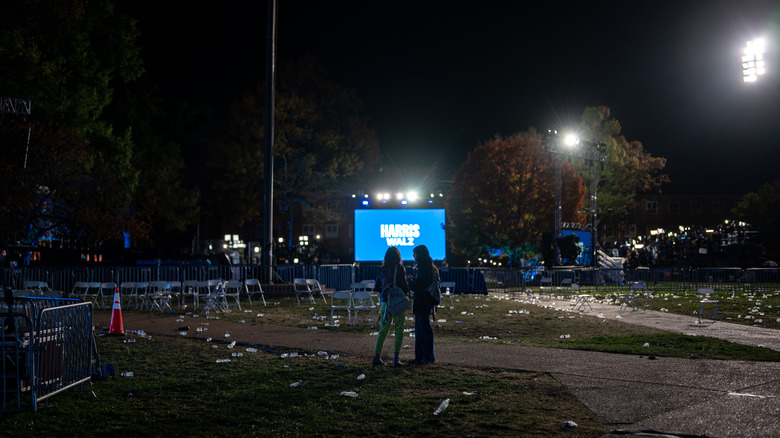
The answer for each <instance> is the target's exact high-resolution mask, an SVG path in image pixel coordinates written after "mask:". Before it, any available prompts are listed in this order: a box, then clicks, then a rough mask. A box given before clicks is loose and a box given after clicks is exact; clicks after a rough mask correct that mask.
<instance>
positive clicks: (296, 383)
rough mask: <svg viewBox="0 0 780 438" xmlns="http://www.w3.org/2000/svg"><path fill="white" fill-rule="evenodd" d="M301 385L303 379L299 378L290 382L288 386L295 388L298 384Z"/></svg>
mask: <svg viewBox="0 0 780 438" xmlns="http://www.w3.org/2000/svg"><path fill="white" fill-rule="evenodd" d="M301 385H303V381H302V380H299V381H297V382H293V383H290V388H297V387H299V386H301Z"/></svg>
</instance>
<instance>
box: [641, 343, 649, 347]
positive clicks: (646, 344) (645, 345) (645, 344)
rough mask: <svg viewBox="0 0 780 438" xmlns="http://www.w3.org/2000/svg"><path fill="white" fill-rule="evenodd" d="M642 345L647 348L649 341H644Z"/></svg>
mask: <svg viewBox="0 0 780 438" xmlns="http://www.w3.org/2000/svg"><path fill="white" fill-rule="evenodd" d="M642 346H643V347H645V348H647V347H649V346H650V343H649V342H645V343H644V345H642Z"/></svg>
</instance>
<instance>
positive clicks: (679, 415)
mask: <svg viewBox="0 0 780 438" xmlns="http://www.w3.org/2000/svg"><path fill="white" fill-rule="evenodd" d="M553 302H555V300H553ZM541 304H542V305H550V304H551V302H550V301H548V300H544V301H542V302H541ZM556 305H557V304H556ZM568 305H569V303H568V302H566V301H561V302H560V307H564V306H568ZM586 313H587V314H592V315H594V316H598V315H599V314H601V315H602V316H601V317H604V318H617V316H618V315H620V316H621V318H622V320H623V321H624V322H628V323H632V324H642V325H650V326H652V327H656V328H659V329H663V330H669V331H673V332H680V333H696V334H697V335H704V336H713V337H719V338H724V339H728V340H730V341H733V342H741V343H744V344H749V345H764V346H765V347H767V348H773V349H780V342H779V341H778V333H777V331H773V330H766V329H759V328H755V327H749V326H738V325H736V324H728V323H723V322H714V323H706V324H698V323H697V319H696V318H691V317H684V316H679V315H672V314H669V313H664V312H656V311H649V310H648V311H642V310H640V311H631V310H625V309H624V310H621V309H620V308H619V307H618V306H614V305H605V304H598V305H597V304H593V308H592V310H589V311H588V312H586ZM109 319H110V312H95V323H96V325H97V326H103V327H107V326H108V324H109ZM185 321H186V322H185V323H182V322H176V316H171V315H162V316H160V315H159V314H157V315H148V314H136V313H133V314H128V315H125V317H124V327H125V329H126V330H144V331H146V332H147V333H150V334H156V333H157V334H166V335H170V334H172V333H175V332H176V330H177V328H178V327H179V326H182V325H187V324H190V325H193V323H195V321H196V320H195V319H194V318H190V319H189V320H188V321H187V320H186V318H185ZM197 322H203V321H202V320H200V321H197ZM208 322H209V331H210V332H211V333H221V332H223V331H224V332H229V333H231V339H234V340H237V341H243V342H248V343H252V344H258V345H265V346H277V347H279V346H284V347H296V348H301V349H307V350H327V351H329V352H340V353H343V354H350V355H355V356H363V357H365V358H366V361H369V360H370V357H371V352H372V350H373V345H374V340H375V336H371V335H365V334H350V333H336V332H328V331H325V330H318V331H317V330H306V329H295V328H289V327H278V326H269V325H252V324H249V325H247V324H236V323H230V322H227V321H224V320H221V319H220V320H209V321H208ZM410 343H411V342H410ZM412 355H413V352H412V351H410V350H404V351H403V352H402V359H403V360H408V359H411V358H412V357H411V356H412ZM436 359H437V362H447V363H456V364H463V365H470V366H492V367H500V368H507V369H514V370H527V371H539V372H546V373H549V374H550V375H551V376H553V377H554V378H556V379H557V380H558V381H560V382H561V383H562V384H563V385H565V386H566V387H567V388H568V389H569V390H570V391H571V392H572V393H573V394H574V395H575V396H576V397H577V398H578V399H579V400H581V401H582V403H584V404H585V405H586V406H587V407H588V408H589V409H590V410H591V411H593V412H594V413H595V414H596V415H597V416H598V417H599V418H601V419H602V420H603V421H604V422H606V423H607V424H608V425H609V426H610V427H611V428H612V430H613V433H614V434H627V433H630V434H635V435H642V436H661V435H664V434H665V435H666V436H674V435H689V436H690V435H692V436H710V437H740V436H745V437H777V436H780V363H763V362H742V361H722V360H703V359H675V358H662V357H661V358H655V359H651V358H649V357H647V356H634V355H622V354H609V353H598V352H588V351H576V350H564V349H555V348H541V347H525V346H520V345H507V344H500V345H499V344H491V343H487V342H486V343H475V342H458V341H451V340H446V339H439V340H436Z"/></svg>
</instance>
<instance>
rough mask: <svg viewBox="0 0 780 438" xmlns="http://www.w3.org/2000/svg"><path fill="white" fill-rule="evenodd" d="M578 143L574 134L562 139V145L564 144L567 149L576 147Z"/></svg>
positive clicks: (578, 140)
mask: <svg viewBox="0 0 780 438" xmlns="http://www.w3.org/2000/svg"><path fill="white" fill-rule="evenodd" d="M579 143H580V139H579V138H577V136H576V135H574V134H567V135H566V136H565V137H563V144H565V145H566V146H568V147H572V146H576V145H578V144H579Z"/></svg>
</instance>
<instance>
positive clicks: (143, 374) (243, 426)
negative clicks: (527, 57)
mask: <svg viewBox="0 0 780 438" xmlns="http://www.w3.org/2000/svg"><path fill="white" fill-rule="evenodd" d="M128 339H136V340H137V341H136V342H133V343H126V342H124V338H117V337H99V338H98V339H97V344H98V345H97V346H98V350H99V352H100V356H101V361H102V362H103V363H116V364H117V366H118V368H119V370H120V371H132V372H133V374H134V376H133V377H122V376H115V377H111V378H108V379H102V380H96V381H95V382H94V385H93V390H94V393H95V395H96V397H93V395H92V393H90V392H88V391H87V392H84V391H78V390H75V389H72V390H69V391H66V392H65V393H63V394H60V395H58V396H56V397H55V398H54V399H53V402H54V403H55V404H56V405H57V406H58V408H56V409H54V408H50V409H43V410H41V411H39V412H37V413H35V414H33V413H16V414H4V415H2V416H0V427H1V428H2V436H6V437H15V436H32V435H35V436H79V437H92V436H94V437H106V436H152V437H156V436H167V437H180V436H188V437H189V436H209V437H217V436H231V437H236V436H242V437H243V436H550V435H556V434H559V433H566V435H567V436H600V435H602V434H604V433H606V432H607V429H606V428H605V426H604V425H603V424H602V423H601V421H600V420H599V419H598V418H596V417H595V416H594V415H593V414H592V413H591V412H590V411H589V410H588V409H587V408H585V407H584V406H583V405H582V404H581V403H580V402H579V401H578V400H577V399H576V398H574V397H573V396H572V395H571V394H570V393H569V392H568V390H566V388H564V387H563V386H561V385H560V384H559V383H558V382H557V381H555V380H554V379H553V378H551V377H550V376H549V375H546V374H544V373H535V372H515V371H507V370H501V369H491V368H473V367H463V366H455V365H448V364H436V365H431V366H426V367H405V368H401V369H399V368H393V367H371V366H370V365H367V364H366V360H365V358H363V357H361V358H351V357H347V356H344V355H341V356H340V357H339V358H338V359H335V360H328V359H326V356H321V355H318V354H317V353H316V352H304V351H300V352H299V356H298V357H295V358H286V359H282V358H281V357H280V354H279V353H278V352H268V351H263V350H259V351H257V352H248V351H246V350H245V348H239V347H238V346H236V347H235V348H233V349H227V348H226V345H225V344H214V343H209V342H205V341H203V340H196V339H193V338H183V337H173V336H154V337H151V339H149V338H147V337H136V336H132V335H129V336H128ZM234 352H241V353H242V354H243V357H238V358H237V357H231V353H234ZM225 358H230V359H232V361H231V362H229V363H217V359H225ZM361 374H362V375H365V377H364V378H363V379H360V380H359V379H358V376H360V375H361ZM299 381H300V382H301V383H300V384H299V385H298V386H297V387H291V386H290V385H291V384H292V383H295V382H299ZM342 391H353V392H355V393H357V397H354V398H353V397H349V396H344V395H341V392H342ZM445 398H449V399H450V405H449V408H448V409H447V410H445V411H444V412H443V413H442V414H441V415H438V416H434V415H433V412H434V410H435V409H436V408H437V407H438V406H439V404H440V403H441V402H442V400H444V399H445ZM565 421H574V422H576V423H577V425H578V427H577V428H576V429H571V430H564V429H563V428H562V424H563V422H565Z"/></svg>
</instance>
